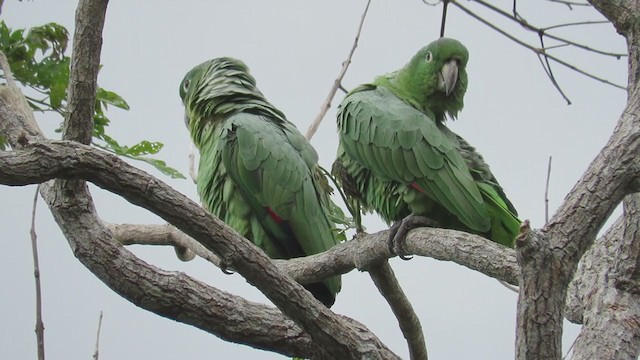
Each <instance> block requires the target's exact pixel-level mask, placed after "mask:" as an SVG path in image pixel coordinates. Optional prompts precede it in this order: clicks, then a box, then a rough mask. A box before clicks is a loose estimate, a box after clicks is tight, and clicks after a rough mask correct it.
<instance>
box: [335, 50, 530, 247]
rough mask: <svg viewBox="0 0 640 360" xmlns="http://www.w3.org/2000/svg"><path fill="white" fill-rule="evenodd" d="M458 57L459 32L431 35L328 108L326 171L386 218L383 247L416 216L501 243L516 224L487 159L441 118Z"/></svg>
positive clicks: (458, 81) (450, 112) (455, 103)
mask: <svg viewBox="0 0 640 360" xmlns="http://www.w3.org/2000/svg"><path fill="white" fill-rule="evenodd" d="M468 58H469V54H468V52H467V49H466V48H465V47H464V46H463V45H462V44H461V43H460V42H458V41H457V40H453V39H447V38H441V39H439V40H437V41H434V42H432V43H431V44H429V45H427V46H426V47H424V48H422V49H420V51H418V53H417V54H416V55H414V56H413V58H412V59H411V61H410V62H409V63H408V64H407V65H405V66H404V67H403V68H401V69H400V70H398V71H395V72H393V73H390V74H387V75H384V76H380V77H377V78H376V79H375V80H374V81H373V82H372V83H370V84H364V85H360V86H358V87H357V88H355V89H354V90H352V91H351V92H349V94H347V96H346V97H345V99H344V100H343V102H342V104H341V105H340V108H339V110H338V115H337V122H338V132H339V136H340V145H339V148H338V154H337V158H336V161H335V163H334V165H333V169H332V171H333V173H334V175H335V176H336V178H337V179H338V181H339V182H340V184H341V187H342V188H343V189H344V192H345V194H346V195H347V198H348V199H349V202H351V203H354V204H358V205H360V206H361V207H362V209H363V210H364V211H375V212H377V213H378V214H379V215H380V216H381V217H382V218H383V219H384V220H385V221H386V222H387V223H393V222H395V224H394V226H393V227H392V230H394V231H396V232H397V233H395V235H394V234H393V232H392V238H391V239H390V249H392V251H393V250H395V249H397V248H398V247H399V246H398V243H399V242H401V241H404V236H406V232H407V231H408V230H409V229H410V228H412V227H416V226H417V225H421V226H424V225H429V226H438V227H443V228H449V229H456V230H461V231H465V232H470V233H474V234H478V235H482V236H484V237H486V238H488V239H491V240H493V241H495V242H497V243H500V244H503V245H506V246H513V241H514V239H515V237H516V236H517V234H518V231H519V227H520V220H518V218H517V212H516V210H515V209H514V207H513V205H512V204H511V202H510V201H509V200H508V199H507V197H506V196H505V193H504V191H503V190H502V188H501V187H500V185H499V184H498V182H497V181H496V179H495V177H494V176H493V174H492V173H491V171H490V170H489V166H488V165H487V164H486V163H485V161H484V159H483V158H482V156H481V155H480V154H478V153H477V152H476V150H475V149H474V148H473V147H472V146H471V145H469V144H468V143H467V142H466V141H465V140H464V139H463V138H461V137H460V136H458V135H457V134H455V133H454V132H452V131H451V130H449V129H448V128H447V127H446V126H445V124H444V122H445V120H446V117H447V116H448V117H450V118H451V119H455V118H456V117H457V114H458V112H459V111H460V110H461V109H462V107H463V105H464V103H463V98H464V94H465V91H466V88H467V73H466V70H465V67H466V65H467V60H468ZM403 220H404V221H403ZM408 220H419V221H408ZM404 223H406V225H407V226H408V227H409V228H405V226H404V225H403V224H404ZM399 230H402V231H399ZM400 233H402V234H403V235H402V237H401V238H398V237H397V236H398V235H399V234H400ZM394 236H395V238H394ZM394 242H396V243H395V244H394Z"/></svg>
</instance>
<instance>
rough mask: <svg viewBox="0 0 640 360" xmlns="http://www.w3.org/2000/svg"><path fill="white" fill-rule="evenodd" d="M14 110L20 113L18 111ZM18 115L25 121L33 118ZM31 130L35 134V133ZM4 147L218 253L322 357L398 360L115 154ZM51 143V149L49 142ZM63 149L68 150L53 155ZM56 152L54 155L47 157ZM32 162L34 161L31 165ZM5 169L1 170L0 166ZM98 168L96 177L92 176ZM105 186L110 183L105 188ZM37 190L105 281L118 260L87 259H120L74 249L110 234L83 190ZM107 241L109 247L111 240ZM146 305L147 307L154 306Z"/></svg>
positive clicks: (0, 118) (42, 145)
mask: <svg viewBox="0 0 640 360" xmlns="http://www.w3.org/2000/svg"><path fill="white" fill-rule="evenodd" d="M4 90H7V89H2V88H0V98H1V100H0V104H6V105H7V106H8V107H9V109H7V108H2V107H0V123H5V122H6V123H8V124H17V123H20V120H21V119H6V118H5V116H6V115H7V114H13V113H16V112H20V111H18V110H15V109H12V108H11V107H14V108H15V107H16V106H18V107H20V105H21V104H20V103H19V102H16V103H8V102H7V101H6V99H4V96H3V95H4V94H5V93H7V92H6V91H4ZM23 103H24V99H23ZM21 111H22V112H24V111H25V110H21ZM31 116H33V114H31ZM22 120H25V121H29V120H32V118H30V119H22ZM6 128H7V130H8V131H9V133H10V134H13V133H15V132H18V131H19V129H15V128H10V127H6ZM36 135H37V136H38V137H41V134H36ZM12 138H15V135H11V136H9V139H10V140H11V139H12ZM11 145H12V146H13V147H16V148H17V149H20V148H23V147H24V148H26V150H24V151H14V152H10V153H6V152H5V153H0V156H2V157H4V156H6V155H9V157H12V155H15V154H18V153H23V152H27V153H28V152H31V151H35V152H36V153H37V152H39V151H44V152H42V153H41V155H44V154H45V153H49V154H48V155H44V158H48V157H49V156H50V155H53V154H54V153H57V156H61V157H57V160H56V161H59V162H60V164H58V165H61V166H60V167H58V168H57V169H54V168H56V166H55V165H54V166H53V168H52V167H48V166H46V165H45V166H44V167H43V168H40V170H39V171H44V173H46V172H47V171H48V170H54V172H56V171H58V170H59V172H58V173H57V174H55V175H53V174H51V175H52V176H51V177H49V178H85V179H86V180H89V181H92V182H94V183H95V184H97V185H98V186H105V188H107V189H110V191H112V192H113V193H115V194H119V195H121V196H124V197H125V198H126V199H127V200H129V201H130V202H132V203H134V204H136V205H140V206H142V207H144V208H146V209H148V210H150V211H152V212H154V213H155V214H157V215H159V216H160V217H162V218H164V219H165V220H167V221H168V222H170V223H172V224H174V225H176V226H177V227H178V228H180V229H181V230H182V231H184V232H185V233H187V234H188V235H190V236H192V237H193V238H194V239H196V240H198V241H199V242H200V243H202V244H203V245H204V246H205V247H207V248H208V249H209V250H211V251H213V252H214V253H216V254H218V255H219V256H220V258H221V259H222V261H223V263H224V264H225V265H226V266H229V267H232V268H233V269H235V270H236V271H237V272H238V273H240V274H241V275H243V277H245V278H246V279H247V281H248V282H249V283H251V284H253V285H254V286H256V287H258V288H259V289H260V290H261V291H262V292H263V293H264V294H265V295H266V296H267V297H268V298H269V299H270V300H272V301H273V302H274V303H275V304H276V305H277V306H278V307H279V308H280V309H282V310H283V312H284V313H285V314H287V316H289V317H290V318H292V319H294V320H295V321H296V322H297V323H298V324H299V325H301V327H302V328H303V329H305V331H307V332H308V333H309V335H310V336H311V338H312V339H313V341H314V343H315V344H317V345H318V349H320V351H321V352H322V354H321V355H322V356H323V357H326V356H329V355H328V354H331V356H332V357H338V358H346V359H348V358H360V357H363V356H364V357H370V358H397V356H396V355H394V354H393V353H392V352H391V351H390V350H389V349H388V348H387V347H386V346H384V344H382V343H381V342H380V340H379V339H377V338H376V337H375V335H373V334H372V333H371V332H369V331H362V329H361V328H358V327H356V326H354V325H353V324H352V323H347V322H344V321H340V320H339V318H338V317H337V316H336V315H335V314H333V313H332V312H330V311H329V310H328V309H327V308H326V307H324V306H323V305H322V304H320V303H319V302H318V301H317V300H315V298H313V296H311V294H310V293H309V292H307V291H306V290H305V289H304V288H303V287H302V286H301V285H299V284H298V283H295V282H294V281H292V279H291V278H290V277H288V276H286V275H285V274H284V273H283V272H282V271H280V270H278V268H277V267H276V266H275V265H274V264H273V263H272V262H271V260H270V259H269V258H268V257H267V256H266V255H264V253H262V252H261V251H259V250H258V249H257V248H256V247H255V246H254V245H253V244H251V243H250V242H249V241H248V240H246V239H244V238H242V237H240V236H239V235H238V234H237V233H235V232H234V231H232V230H231V229H230V228H229V227H228V226H226V225H225V224H224V223H222V222H221V221H220V220H219V219H216V218H214V217H212V216H211V215H210V214H209V213H207V212H206V211H205V210H204V209H202V208H201V207H200V206H198V205H197V204H195V203H194V202H193V201H191V200H189V199H188V198H186V197H185V196H184V195H182V194H180V193H178V192H176V191H175V190H173V189H171V188H170V187H169V186H167V185H166V184H164V183H162V182H160V181H159V180H157V179H155V178H153V177H152V176H150V175H148V174H146V173H144V172H142V171H140V170H138V169H135V168H133V167H131V166H128V165H125V164H126V163H125V162H124V161H122V160H120V159H119V158H117V157H115V156H112V155H110V154H107V153H105V152H103V151H100V150H96V149H93V148H91V147H89V146H86V145H82V144H79V143H75V142H68V141H63V142H62V143H59V144H58V145H60V146H56V145H55V144H54V142H48V141H46V140H41V141H36V142H35V143H32V144H29V142H28V141H26V140H25V139H23V140H22V143H15V144H14V143H11ZM52 145H53V147H51V146H52ZM56 148H57V149H56ZM62 148H66V149H67V150H66V151H65V150H63V151H62V152H58V150H62ZM37 149H40V150H37ZM46 149H48V150H46ZM72 149H75V150H72ZM50 150H53V153H51V152H49V151H50ZM76 150H79V151H80V153H82V154H83V155H80V156H78V155H79V153H76V152H75V151H76ZM37 156H39V155H37ZM55 157H56V155H54V158H55ZM83 163H86V164H93V165H90V166H89V167H91V166H97V167H96V168H94V170H96V169H100V170H99V171H98V172H95V171H91V170H89V171H87V172H85V170H87V169H85V170H80V169H77V170H80V171H79V173H77V174H73V172H74V170H72V169H71V168H73V167H75V166H76V165H79V164H83ZM31 165H36V164H34V163H32V164H31ZM114 166H115V167H122V168H121V170H123V172H122V173H120V172H119V171H116V170H115V168H114ZM47 169H48V170H47ZM4 170H5V169H4V168H3V169H2V171H4ZM7 170H9V169H7ZM129 170H130V171H129ZM9 171H12V170H9ZM106 171H108V172H109V174H110V175H109V176H104V174H106ZM98 173H100V174H101V175H98ZM72 174H73V175H72ZM90 174H93V175H90ZM23 175H24V174H23ZM69 175H71V176H69ZM36 177H39V179H38V180H36V181H35V182H37V183H39V182H43V181H46V180H47V179H45V178H44V177H42V176H41V174H40V175H37V176H36ZM100 178H102V180H101V179H100ZM10 183H12V184H13V185H19V181H18V182H14V181H10ZM109 184H111V185H114V186H113V187H112V188H110V187H109V186H110V185H109ZM85 189H86V188H85ZM48 190H50V188H48ZM42 194H43V195H46V196H47V198H48V199H49V201H48V203H49V206H50V208H51V209H52V212H53V214H54V217H55V218H56V221H57V222H58V223H59V224H60V226H61V228H62V230H63V233H64V234H65V236H66V237H67V239H68V240H69V243H70V245H71V246H72V249H74V253H76V255H77V256H78V258H79V259H80V260H81V261H82V262H83V263H85V265H87V267H89V268H90V269H91V270H92V271H93V272H94V273H95V274H96V275H97V276H98V277H99V278H101V279H103V281H105V280H104V278H105V277H106V276H107V275H106V274H105V273H108V272H109V271H108V270H107V269H109V268H110V267H119V266H120V265H116V264H109V265H111V266H107V267H106V268H105V266H104V265H105V264H104V263H98V264H96V263H95V262H93V261H94V259H92V258H91V257H93V256H99V255H102V256H106V257H107V258H109V259H119V256H117V255H114V254H113V253H111V254H109V253H108V252H106V250H107V248H105V249H102V252H100V251H98V250H96V249H84V250H88V253H87V254H82V255H79V254H78V251H80V249H81V248H82V247H86V246H89V247H90V248H91V246H90V245H88V244H84V243H83V242H85V241H84V240H83V239H88V238H90V239H95V238H96V237H99V236H102V237H103V238H104V242H105V244H102V245H104V246H105V247H106V246H107V244H109V242H110V241H112V240H111V237H110V236H109V235H105V234H104V232H107V231H106V229H104V228H103V227H101V226H100V225H99V223H100V220H99V219H98V218H97V216H96V214H95V209H94V207H93V202H92V201H91V198H90V196H89V195H88V192H86V193H85V192H63V193H62V194H56V195H52V194H50V193H48V192H45V191H43V192H42ZM80 234H82V235H80ZM109 245H110V246H113V245H112V244H109ZM96 246H97V245H96ZM103 261H105V260H103ZM106 261H108V260H106ZM90 265H91V266H90ZM105 282H107V281H105ZM136 300H137V299H135V298H134V299H133V301H134V302H136ZM149 305H150V306H153V304H149ZM156 312H157V311H156Z"/></svg>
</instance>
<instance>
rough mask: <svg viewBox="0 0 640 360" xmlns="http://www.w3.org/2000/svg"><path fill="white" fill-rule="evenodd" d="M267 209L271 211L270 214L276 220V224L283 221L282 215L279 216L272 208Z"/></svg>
mask: <svg viewBox="0 0 640 360" xmlns="http://www.w3.org/2000/svg"><path fill="white" fill-rule="evenodd" d="M267 211H268V212H269V216H271V218H272V219H273V221H275V222H276V224H280V223H282V221H283V220H282V218H281V217H280V216H278V214H276V213H275V212H274V211H273V210H271V208H267Z"/></svg>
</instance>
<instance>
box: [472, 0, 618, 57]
mask: <svg viewBox="0 0 640 360" xmlns="http://www.w3.org/2000/svg"><path fill="white" fill-rule="evenodd" d="M473 1H474V2H476V3H478V4H480V5H482V6H484V7H486V8H488V9H489V10H491V11H493V12H495V13H497V14H499V15H502V16H503V17H506V18H507V19H509V20H511V21H514V22H516V23H518V24H519V25H520V26H522V27H523V28H525V29H527V30H529V31H531V32H534V33H536V34H538V35H542V36H546V37H548V38H550V39H553V40H557V41H560V42H563V43H565V44H569V45H572V46H575V47H577V48H580V49H582V50H586V51H591V52H595V53H597V54H600V55H605V56H612V57H615V58H618V59H619V58H621V57H624V56H627V54H626V53H624V54H622V53H612V52H608V51H602V50H598V49H594V48H591V47H589V46H586V45H583V44H580V43H576V42H574V41H571V40H569V39H565V38H562V37H559V36H556V35H553V34H549V33H548V32H546V31H545V30H546V29H552V28H554V26H550V27H548V28H538V27H536V26H533V25H531V24H530V23H529V22H527V21H526V20H525V19H524V18H522V16H520V15H512V14H509V13H508V12H506V11H504V10H502V9H500V8H498V7H496V6H494V5H492V4H490V3H488V2H485V1H483V0H473ZM513 11H514V13H515V8H514V10H513ZM516 14H517V13H516ZM584 23H587V22H584ZM590 23H595V22H590ZM604 23H608V21H604ZM575 24H578V23H575Z"/></svg>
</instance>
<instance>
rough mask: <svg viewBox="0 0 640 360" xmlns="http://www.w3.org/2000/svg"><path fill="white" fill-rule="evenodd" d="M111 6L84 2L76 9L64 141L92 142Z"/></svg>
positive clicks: (89, 0) (99, 0)
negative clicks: (103, 32)
mask: <svg viewBox="0 0 640 360" xmlns="http://www.w3.org/2000/svg"><path fill="white" fill-rule="evenodd" d="M108 3H109V1H108V0H81V1H80V2H79V3H78V8H77V9H76V17H75V22H76V30H75V33H74V34H73V50H72V53H71V68H70V69H69V104H68V109H67V110H68V115H67V118H66V119H65V122H64V126H63V137H62V138H63V139H65V140H75V141H78V142H80V143H83V144H89V143H91V137H92V134H93V112H94V109H95V99H96V90H97V80H98V70H99V68H100V52H101V51H102V28H103V27H104V20H105V13H106V11H107V4H108Z"/></svg>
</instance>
